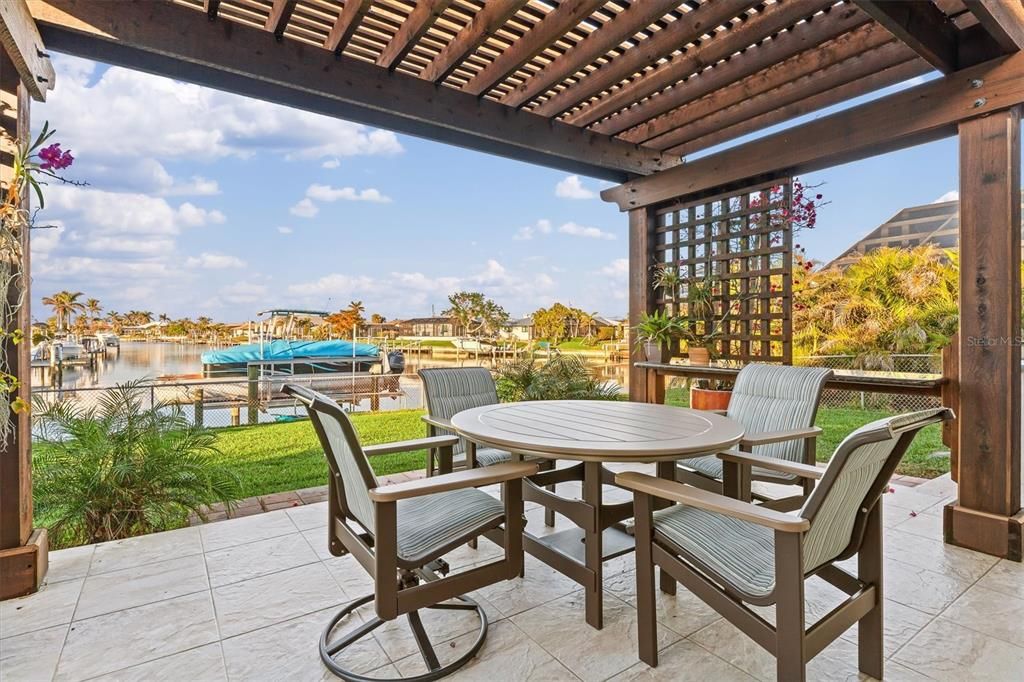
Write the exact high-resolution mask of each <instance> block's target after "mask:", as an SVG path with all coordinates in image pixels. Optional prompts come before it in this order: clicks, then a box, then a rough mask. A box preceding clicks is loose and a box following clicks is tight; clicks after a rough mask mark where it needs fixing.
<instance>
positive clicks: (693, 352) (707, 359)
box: [687, 347, 711, 367]
mask: <svg viewBox="0 0 1024 682" xmlns="http://www.w3.org/2000/svg"><path fill="white" fill-rule="evenodd" d="M687 354H688V355H689V357H690V364H691V365H701V366H703V367H706V366H708V365H710V364H711V351H709V350H708V349H707V348H697V347H695V348H691V349H690V350H689V352H688V353H687Z"/></svg>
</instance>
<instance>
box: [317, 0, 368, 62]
mask: <svg viewBox="0 0 1024 682" xmlns="http://www.w3.org/2000/svg"><path fill="white" fill-rule="evenodd" d="M371 4H372V0H345V4H344V5H342V8H341V14H339V15H338V19H337V20H336V21H335V22H334V24H333V25H332V26H331V32H330V33H328V34H327V38H326V40H324V48H326V49H328V50H330V51H331V52H339V53H340V52H341V51H342V50H344V49H345V46H346V45H348V41H350V40H351V39H352V36H353V34H355V32H356V29H358V28H359V22H360V21H362V20H363V17H364V16H366V13H367V11H369V9H370V5H371Z"/></svg>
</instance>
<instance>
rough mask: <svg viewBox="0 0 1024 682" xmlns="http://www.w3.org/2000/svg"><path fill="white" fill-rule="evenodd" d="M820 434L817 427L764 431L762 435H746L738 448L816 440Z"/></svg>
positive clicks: (820, 431) (819, 429)
mask: <svg viewBox="0 0 1024 682" xmlns="http://www.w3.org/2000/svg"><path fill="white" fill-rule="evenodd" d="M821 434H822V430H821V428H820V427H817V426H809V427H806V428H802V429H789V430H787V431H765V432H764V433H754V434H749V433H748V434H746V435H744V436H743V440H741V441H740V447H753V446H755V445H768V444H770V443H784V442H785V441H787V440H801V439H804V438H816V437H818V436H820V435H821Z"/></svg>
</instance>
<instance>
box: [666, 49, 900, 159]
mask: <svg viewBox="0 0 1024 682" xmlns="http://www.w3.org/2000/svg"><path fill="white" fill-rule="evenodd" d="M885 37H886V38H888V39H889V41H890V42H889V43H887V44H885V45H882V46H881V47H877V48H876V49H873V50H869V51H867V52H860V53H857V54H852V55H851V54H846V55H844V54H843V53H842V52H840V53H837V55H836V56H837V59H836V60H835V61H832V62H831V63H828V64H825V65H822V66H821V67H818V68H811V69H809V70H806V71H805V69H807V67H808V66H809V64H808V63H807V62H809V61H811V60H809V59H805V60H802V61H803V64H801V65H792V73H793V78H791V79H786V80H784V81H782V82H781V83H777V84H775V86H774V87H769V88H767V89H758V90H754V91H753V92H749V94H747V93H744V92H742V89H741V88H736V90H739V91H740V92H730V93H728V94H729V95H730V98H729V99H730V100H731V102H730V104H728V105H727V106H724V107H721V108H717V109H714V110H712V111H710V112H708V113H707V114H706V115H704V116H703V117H700V118H698V119H696V120H694V121H693V123H691V124H689V125H685V126H681V127H679V128H676V129H675V130H672V131H669V132H668V133H665V134H664V135H661V136H659V137H655V138H653V139H651V140H649V141H648V143H647V144H648V145H649V146H651V147H654V148H655V149H669V148H675V147H676V146H678V145H681V144H684V143H686V142H689V141H691V140H696V139H699V138H701V137H704V136H706V135H711V134H713V133H715V132H717V131H719V130H721V129H723V128H727V127H729V126H731V125H734V124H736V123H741V122H743V121H746V120H749V119H751V118H754V117H755V116H760V115H761V114H764V113H768V112H769V111H774V110H775V109H779V108H781V107H784V106H787V105H789V104H792V103H794V102H799V101H800V100H802V99H805V98H807V97H813V96H814V95H818V94H820V93H823V92H828V91H829V90H831V89H833V88H836V87H839V86H841V85H845V84H846V83H850V82H852V81H856V80H859V79H861V78H864V77H866V76H870V75H871V74H873V73H877V72H879V71H883V70H885V69H888V68H890V67H892V66H895V65H897V64H902V63H904V62H908V61H916V60H917V55H916V54H915V53H914V51H913V50H911V49H910V48H909V47H907V46H906V45H904V44H903V43H901V42H899V41H897V40H892V37H891V36H888V35H887V36H885ZM819 54H820V53H819ZM780 66H782V65H780ZM776 77H777V78H780V77H781V75H779V74H776ZM773 82H774V79H768V80H767V82H764V81H762V82H761V83H759V84H758V85H759V86H766V85H772V84H773ZM752 89H753V88H752ZM697 104H699V102H698V103H697ZM715 106H716V105H715V104H709V105H708V107H707V108H709V109H710V108H712V107H715Z"/></svg>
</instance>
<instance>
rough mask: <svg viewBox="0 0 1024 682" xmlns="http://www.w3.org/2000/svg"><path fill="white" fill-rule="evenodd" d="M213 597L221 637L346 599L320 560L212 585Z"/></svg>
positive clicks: (332, 604) (309, 611)
mask: <svg viewBox="0 0 1024 682" xmlns="http://www.w3.org/2000/svg"><path fill="white" fill-rule="evenodd" d="M289 523H290V522H289ZM213 600H214V603H215V604H216V605H217V622H218V623H219V624H220V632H221V636H223V637H231V636H233V635H240V634H242V633H244V632H250V631H252V630H259V629H261V628H264V627H267V626H268V625H274V624H276V623H280V622H282V621H285V620H289V619H291V618H295V617H297V616H303V615H305V614H307V613H312V612H314V611H320V610H322V609H325V608H328V607H331V606H337V605H340V604H342V603H343V602H345V601H346V599H345V594H344V593H343V592H342V591H341V588H340V587H338V584H337V583H336V582H335V581H334V579H333V578H332V577H331V574H330V573H329V572H328V571H327V567H325V566H324V565H323V564H321V563H316V564H309V565H307V566H299V567H298V568H291V569H288V570H286V571H279V572H277V573H271V574H270V575H265V576H261V577H259V578H251V579H249V580H244V581H242V582H238V583H232V584H230V585H223V586H221V587H215V588H213Z"/></svg>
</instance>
